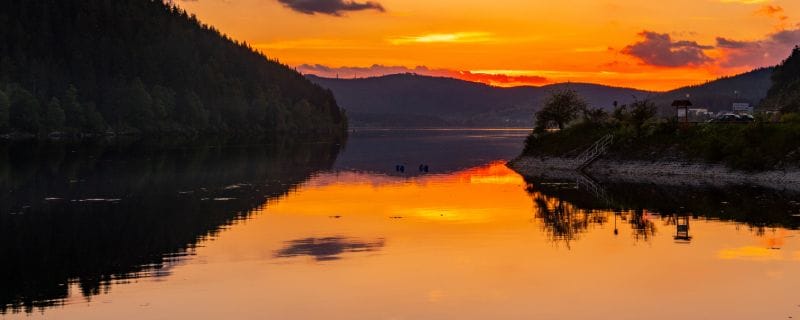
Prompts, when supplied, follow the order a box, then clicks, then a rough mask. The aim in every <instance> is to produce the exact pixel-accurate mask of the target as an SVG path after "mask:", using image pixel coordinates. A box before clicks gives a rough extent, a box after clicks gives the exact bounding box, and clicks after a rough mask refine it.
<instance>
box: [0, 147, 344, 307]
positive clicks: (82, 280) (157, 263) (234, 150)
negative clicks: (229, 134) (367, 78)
mask: <svg viewBox="0 0 800 320" xmlns="http://www.w3.org/2000/svg"><path fill="white" fill-rule="evenodd" d="M339 148H340V145H339V143H337V142H336V141H328V142H318V141H316V142H313V143H309V142H303V141H292V140H287V139H280V140H274V141H271V142H269V143H267V144H259V145H254V146H247V147H242V146H240V147H218V146H214V147H205V146H199V147H179V148H175V147H164V146H158V147H150V146H147V145H143V144H139V143H133V144H106V145H94V144H91V145H86V144H81V145H60V144H59V145H44V146H41V147H38V146H37V147H32V146H30V145H26V146H2V145H0V190H1V191H2V192H1V193H0V257H2V259H3V263H2V264H0V314H4V313H7V312H9V311H10V312H21V311H25V312H32V311H33V310H34V309H37V308H46V307H50V306H56V305H60V304H62V303H63V302H64V299H66V298H67V297H69V296H70V292H69V291H70V287H71V286H73V285H75V286H77V287H78V288H80V292H81V294H82V295H83V296H85V297H86V298H87V299H90V298H91V297H92V296H94V295H97V294H101V293H103V292H107V291H108V290H110V288H111V285H112V284H114V283H120V282H127V281H130V280H132V279H136V278H140V277H160V276H164V275H167V274H169V273H170V269H171V268H172V267H174V266H175V265H176V264H178V263H181V261H182V260H183V259H185V256H187V255H192V254H193V252H194V249H195V246H196V244H197V243H198V242H199V241H202V240H203V239H206V238H208V237H213V236H215V235H216V234H217V233H218V232H219V231H220V230H221V229H223V228H225V227H226V226H229V225H231V224H233V223H235V222H236V221H238V220H242V219H247V218H248V217H249V215H250V213H251V212H252V211H253V210H254V209H256V208H259V207H261V206H263V205H266V203H267V202H268V201H270V200H271V199H275V198H277V197H282V196H283V195H285V194H287V193H288V192H290V191H291V190H292V189H293V188H295V187H296V186H297V185H298V184H300V183H302V182H303V181H305V180H307V179H308V178H309V177H310V176H311V175H312V174H313V173H314V172H316V171H319V170H326V169H329V168H330V167H331V166H332V165H333V163H334V161H335V159H336V156H337V154H338V152H339Z"/></svg>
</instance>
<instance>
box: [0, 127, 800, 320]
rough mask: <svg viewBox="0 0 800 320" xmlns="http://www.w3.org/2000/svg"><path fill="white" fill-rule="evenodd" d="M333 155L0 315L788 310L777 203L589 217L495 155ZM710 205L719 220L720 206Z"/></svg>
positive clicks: (790, 234)
mask: <svg viewBox="0 0 800 320" xmlns="http://www.w3.org/2000/svg"><path fill="white" fill-rule="evenodd" d="M356 139H358V138H356ZM515 139H517V140H515V141H517V142H519V139H518V138H515ZM359 143H363V141H361V142H359V141H355V143H351V144H349V145H348V147H347V148H352V147H353V146H354V145H356V146H357V145H358V144H359ZM471 145H474V144H471ZM474 146H475V147H477V148H479V147H480V145H474ZM347 152H350V150H347V151H346V153H347ZM444 156H446V155H445V154H442V158H444ZM342 157H343V158H342V159H343V161H342V162H344V163H349V164H348V165H346V167H349V169H342V166H343V165H342V162H339V163H337V164H336V165H335V166H334V167H335V168H338V169H335V170H332V171H327V172H323V173H318V174H316V175H314V176H313V177H312V178H311V179H310V180H308V181H306V182H304V183H302V184H301V185H299V186H298V187H297V188H295V189H294V191H291V192H290V193H289V194H288V195H286V196H283V197H281V198H279V199H277V200H271V201H269V202H268V203H267V204H266V205H265V206H262V207H261V208H259V209H256V210H255V211H254V212H253V213H252V214H251V215H250V216H249V217H250V218H248V219H246V220H242V221H239V222H237V223H236V224H234V225H233V226H231V227H229V228H227V229H225V230H222V231H220V232H219V234H218V235H216V236H215V237H213V238H211V239H208V240H204V241H202V242H200V243H199V245H198V247H197V248H196V250H195V252H194V256H192V257H190V258H188V259H187V260H185V261H184V263H183V264H181V265H178V266H176V267H174V268H172V269H171V270H170V272H169V274H168V275H165V276H164V277H162V279H161V281H153V278H137V279H135V280H133V281H130V283H126V284H124V285H115V286H114V287H113V290H111V291H110V292H109V293H108V294H103V295H99V296H95V297H93V298H92V299H90V300H88V301H87V300H86V299H85V298H83V297H81V296H80V295H77V294H73V295H72V296H71V297H70V298H69V299H68V301H67V302H66V305H65V306H63V307H56V308H52V309H47V310H45V311H44V313H43V314H40V313H33V314H30V315H27V316H26V315H22V314H7V315H6V316H5V317H6V318H16V317H41V316H44V317H47V318H53V319H108V318H114V319H126V318H130V319H133V318H137V319H140V318H147V319H178V318H183V319H219V318H230V319H265V318H267V319H322V318H325V319H576V318H585V319H611V318H613V319H645V318H646V319H673V318H684V319H708V318H713V319H786V318H787V317H788V316H795V317H796V316H798V315H800V312H799V311H800V307H799V306H800V296H798V295H796V294H794V293H795V292H796V290H797V288H800V273H798V272H797V270H798V267H800V241H798V240H799V239H798V232H797V231H796V230H792V229H793V228H795V227H796V224H797V221H794V220H792V219H796V218H793V217H791V214H792V212H788V211H787V210H794V209H792V208H791V207H790V208H789V209H787V208H786V207H785V206H778V208H780V209H774V210H784V211H787V212H779V213H777V215H778V216H780V217H781V218H779V219H772V220H769V221H759V220H758V219H749V218H747V214H745V213H741V214H737V212H736V210H735V209H732V208H728V209H725V208H724V205H725V204H722V203H718V204H717V206H716V207H704V208H710V209H705V210H707V211H705V212H679V210H677V209H676V210H675V212H667V211H669V210H671V209H664V208H672V207H671V206H670V205H669V204H661V203H654V204H647V205H646V207H649V209H644V208H636V207H635V206H633V205H631V203H633V202H628V203H627V204H626V206H627V207H631V208H632V209H614V210H612V209H602V207H603V206H602V205H597V203H596V202H593V201H594V200H592V198H591V197H589V198H588V199H587V198H581V197H583V196H575V195H576V194H580V193H577V192H576V188H575V184H574V181H572V182H571V181H561V182H557V183H555V182H552V181H550V182H537V181H525V180H524V179H523V178H522V177H521V176H519V175H517V174H516V173H514V172H512V171H510V170H509V169H508V168H506V167H505V165H504V163H503V162H502V161H489V162H484V163H483V164H481V165H473V166H469V168H466V169H464V168H461V165H453V166H451V167H452V168H453V169H452V170H450V171H447V170H443V171H444V172H442V171H440V172H439V173H435V174H427V175H425V174H418V173H414V174H409V175H405V176H403V175H400V176H398V175H396V173H394V172H393V166H394V162H393V161H392V159H391V158H392V157H391V155H389V156H386V159H384V160H386V161H382V163H386V164H387V165H386V166H379V165H376V164H374V163H373V164H371V165H372V166H371V167H367V168H356V167H357V166H356V165H352V164H353V163H356V162H355V161H353V160H348V159H351V158H348V157H349V156H348V155H347V154H345V155H343V156H342ZM342 159H340V160H342ZM500 159H503V158H502V157H499V158H498V159H497V160H500ZM476 161H479V162H480V161H482V160H476ZM431 165H432V166H435V167H437V168H442V167H447V166H446V165H437V163H434V162H433V161H431ZM376 168H378V169H376ZM381 170H383V172H381ZM620 188H621V190H622V192H623V193H624V192H626V191H625V190H628V189H626V188H625V187H616V189H615V187H610V190H611V192H616V193H617V194H620V191H619V190H620ZM558 190H561V191H558ZM693 192H701V191H693ZM715 192H719V191H715ZM677 194H679V193H677ZM584 196H585V195H584ZM723 198H724V197H723ZM703 199H710V198H703ZM714 199H716V198H714ZM650 200H652V199H647V201H650ZM643 201H644V202H646V201H645V200H643ZM714 201H716V200H714ZM698 202H700V201H699V200H698ZM674 207H675V208H679V207H680V206H674ZM687 207H688V206H687ZM598 208H599V209H598ZM654 208H660V209H661V210H664V211H657V210H655V209H654ZM726 210H727V211H732V212H733V213H720V212H721V211H726ZM765 210H773V209H771V207H770V208H767V209H765ZM684 211H689V210H684ZM794 213H796V212H794ZM750 214H752V215H755V214H760V212H750ZM73 292H78V291H73Z"/></svg>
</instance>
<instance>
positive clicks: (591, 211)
mask: <svg viewBox="0 0 800 320" xmlns="http://www.w3.org/2000/svg"><path fill="white" fill-rule="evenodd" d="M527 180H528V187H527V191H528V193H529V194H530V195H531V197H532V199H533V202H534V205H535V207H536V208H535V217H536V219H538V220H539V221H540V222H541V224H542V228H543V229H544V231H545V232H546V233H547V235H548V238H549V239H550V240H552V241H553V242H556V243H562V242H563V243H565V244H566V246H567V247H568V248H569V247H570V242H571V241H575V240H579V239H580V237H581V235H582V234H583V233H586V232H587V231H588V230H590V229H591V228H592V227H594V226H597V227H602V226H603V225H604V224H605V223H607V222H608V221H609V219H613V220H614V221H613V222H614V226H613V232H614V234H615V235H616V234H618V230H619V226H618V225H617V223H618V222H621V223H624V224H627V225H628V226H629V227H630V229H631V231H632V237H633V239H634V240H635V241H650V240H651V238H652V237H653V236H654V235H655V234H656V232H657V231H658V228H657V226H656V224H657V222H658V221H661V222H662V223H663V224H664V225H665V226H667V227H669V228H670V229H671V230H674V236H673V238H674V240H675V242H676V243H690V242H691V241H692V239H693V238H694V236H697V235H693V234H691V232H690V224H691V220H692V219H708V220H721V221H732V222H735V223H737V225H741V226H745V227H747V228H748V229H750V230H751V231H752V232H754V233H755V234H756V235H758V236H763V235H764V234H765V232H766V231H767V230H770V229H774V228H787V229H798V228H799V227H800V219H797V218H796V217H795V216H793V215H792V214H793V213H795V212H798V211H800V202H798V201H796V199H800V194H798V192H794V191H788V190H767V189H759V188H753V187H748V186H728V187H708V186H704V187H701V186H698V187H688V186H659V185H642V184H624V183H617V184H608V185H605V186H602V187H603V188H602V191H603V192H602V194H603V195H605V196H604V197H598V196H597V194H598V192H587V191H584V190H581V188H580V185H581V184H580V182H578V183H574V182H565V181H558V180H556V181H553V180H546V179H530V178H529V179H527ZM609 199H613V200H611V201H609Z"/></svg>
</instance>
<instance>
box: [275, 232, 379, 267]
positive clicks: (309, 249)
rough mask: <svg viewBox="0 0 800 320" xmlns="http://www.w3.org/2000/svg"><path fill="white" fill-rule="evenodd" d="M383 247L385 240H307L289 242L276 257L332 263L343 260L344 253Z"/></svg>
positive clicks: (340, 238) (337, 238) (327, 238)
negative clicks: (311, 259)
mask: <svg viewBox="0 0 800 320" xmlns="http://www.w3.org/2000/svg"><path fill="white" fill-rule="evenodd" d="M383 245H384V240H383V239H379V240H376V241H374V242H363V241H360V240H358V239H347V238H344V237H326V238H305V239H297V240H292V241H289V242H287V243H286V247H285V248H283V249H281V250H280V251H278V252H277V253H275V257H278V258H292V257H298V256H311V257H314V259H315V260H316V261H330V260H339V259H341V258H342V254H344V253H352V252H371V251H376V250H379V249H380V248H382V247H383Z"/></svg>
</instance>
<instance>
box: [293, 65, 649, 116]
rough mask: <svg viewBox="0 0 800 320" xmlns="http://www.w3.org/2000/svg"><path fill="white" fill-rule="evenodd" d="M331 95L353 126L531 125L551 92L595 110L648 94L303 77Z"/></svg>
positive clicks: (583, 87) (407, 78)
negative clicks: (565, 93) (568, 94)
mask: <svg viewBox="0 0 800 320" xmlns="http://www.w3.org/2000/svg"><path fill="white" fill-rule="evenodd" d="M306 77H308V78H309V79H311V81H313V82H315V83H317V84H319V85H321V86H323V87H325V88H328V89H330V90H332V91H333V92H334V94H335V95H336V99H337V101H339V103H340V105H341V106H342V108H344V109H346V110H347V114H348V117H349V119H350V120H351V122H352V124H353V125H355V126H388V127H429V126H467V127H490V126H501V127H532V126H533V114H534V112H535V111H536V110H537V109H538V107H539V106H540V105H541V102H542V100H543V99H544V98H546V97H547V96H548V95H549V94H550V93H551V92H554V91H558V90H560V89H564V88H571V89H573V90H576V91H578V93H580V94H581V95H582V96H583V97H584V98H585V99H586V100H587V102H588V103H589V105H590V106H592V107H596V108H604V109H609V110H610V109H611V108H612V106H613V102H614V101H619V102H620V103H624V102H628V101H631V100H633V99H634V97H638V98H644V97H646V96H649V95H651V94H652V93H651V92H647V91H642V90H636V89H628V88H615V87H608V86H603V85H596V84H585V83H562V84H554V85H547V86H542V87H513V88H500V87H493V86H489V85H485V84H482V83H476V82H469V81H464V80H459V79H453V78H443V77H430V76H422V75H416V74H394V75H387V76H382V77H373V78H360V79H331V78H322V77H317V76H313V75H307V76H306Z"/></svg>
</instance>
